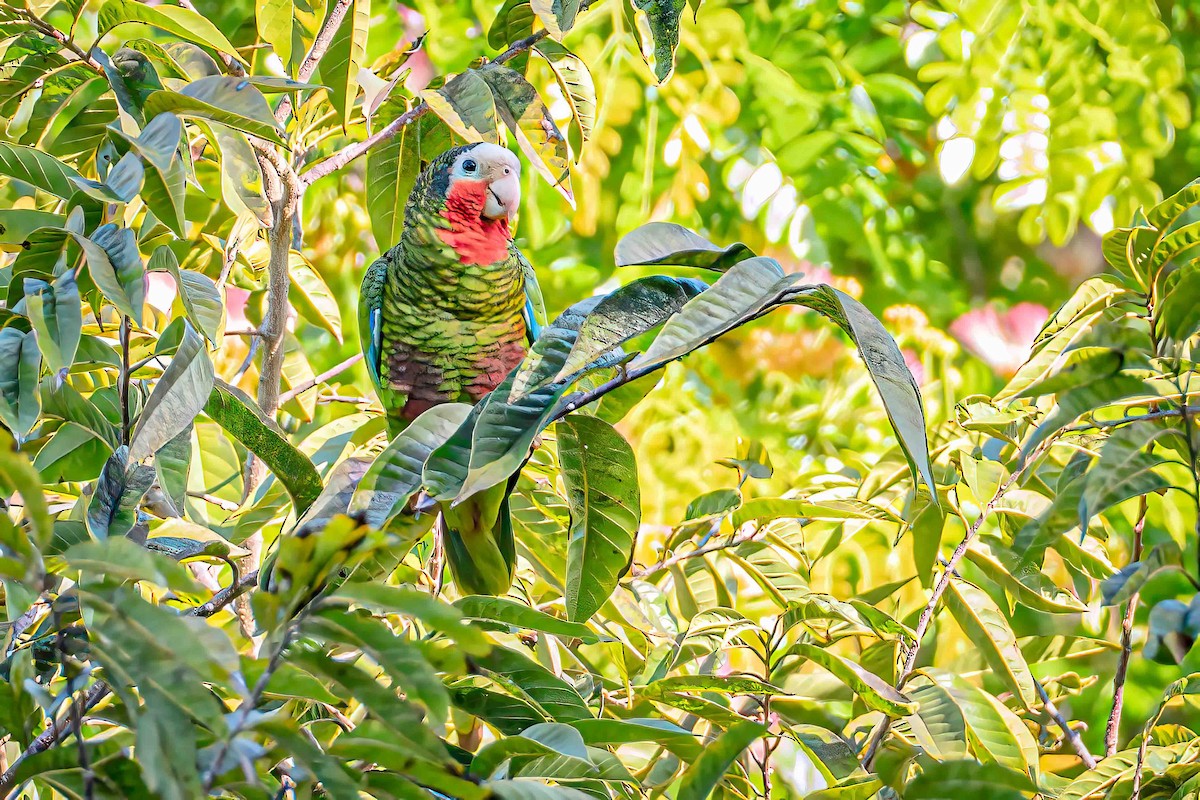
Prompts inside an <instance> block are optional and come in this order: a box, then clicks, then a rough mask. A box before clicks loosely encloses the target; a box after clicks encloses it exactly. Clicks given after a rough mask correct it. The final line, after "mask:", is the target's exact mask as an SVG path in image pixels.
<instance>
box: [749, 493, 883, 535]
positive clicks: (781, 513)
mask: <svg viewBox="0 0 1200 800" xmlns="http://www.w3.org/2000/svg"><path fill="white" fill-rule="evenodd" d="M763 519H771V520H773V519H814V520H826V521H831V522H841V521H843V520H848V519H874V520H881V521H884V522H896V523H900V522H903V520H902V519H901V518H900V516H899V515H898V514H896V512H895V511H892V510H891V509H890V508H885V507H884V506H877V505H875V504H874V503H868V502H867V501H866V500H857V499H855V498H830V499H828V500H813V499H809V498H805V497H756V498H754V499H753V500H747V501H746V502H745V503H743V504H742V505H741V506H740V507H739V508H738V509H737V510H736V511H735V512H734V513H733V526H734V527H735V528H740V527H741V526H742V525H745V524H746V523H747V522H753V521H754V520H763Z"/></svg>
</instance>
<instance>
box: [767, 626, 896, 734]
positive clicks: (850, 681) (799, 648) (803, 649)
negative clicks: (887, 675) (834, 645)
mask: <svg viewBox="0 0 1200 800" xmlns="http://www.w3.org/2000/svg"><path fill="white" fill-rule="evenodd" d="M786 654H787V655H796V656H799V657H801V658H804V659H807V660H808V661H812V662H813V663H815V664H818V665H819V666H821V667H823V668H825V669H826V670H828V671H829V672H830V673H832V674H833V676H834V677H836V678H837V679H838V680H840V681H841V682H842V683H844V684H846V685H847V686H848V687H850V689H852V690H853V691H854V693H855V694H857V695H858V696H859V697H860V698H862V701H863V702H864V703H866V704H867V706H868V707H869V708H873V709H875V710H876V711H882V712H883V713H885V714H890V715H891V716H894V717H899V716H904V715H906V714H911V713H912V711H913V710H914V708H915V706H914V704H913V703H912V701H911V700H909V698H907V697H905V696H904V695H903V694H901V693H900V692H898V691H897V690H896V689H894V688H892V687H891V686H890V685H889V684H888V683H886V682H885V681H883V680H882V679H881V678H879V677H878V676H877V675H874V674H872V673H870V672H868V671H867V670H865V669H863V668H862V667H861V666H859V665H858V664H855V663H854V662H853V661H850V660H849V659H846V658H842V657H841V656H839V655H837V654H836V653H833V652H830V651H829V650H824V649H822V648H820V647H817V646H816V645H811V644H804V643H798V644H794V645H792V646H791V647H789V648H788V649H787V651H786Z"/></svg>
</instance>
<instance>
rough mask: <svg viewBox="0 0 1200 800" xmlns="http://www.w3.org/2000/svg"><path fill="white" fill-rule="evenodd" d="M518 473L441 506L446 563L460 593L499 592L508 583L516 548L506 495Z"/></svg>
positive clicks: (515, 564)
mask: <svg viewBox="0 0 1200 800" xmlns="http://www.w3.org/2000/svg"><path fill="white" fill-rule="evenodd" d="M519 474H520V473H517V474H515V475H513V477H512V478H510V479H509V481H508V482H507V484H503V483H502V484H499V485H497V486H493V487H492V488H490V489H485V490H484V491H482V492H480V493H479V494H477V495H473V496H471V497H469V498H467V499H466V500H465V501H463V502H462V503H460V504H459V505H458V506H456V507H454V508H447V507H443V511H442V517H443V520H444V524H445V527H444V529H443V536H444V539H443V542H444V546H445V548H446V563H447V564H449V565H450V574H451V575H452V576H453V577H454V583H455V585H456V586H458V590H459V592H461V593H462V594H464V595H468V594H490V595H503V594H507V593H508V590H509V587H511V586H512V582H513V575H514V574H515V572H516V567H517V548H516V542H515V540H514V539H513V527H512V515H511V514H510V513H509V508H508V498H509V495H510V494H511V493H512V490H513V487H514V486H516V483H517V477H518V476H519Z"/></svg>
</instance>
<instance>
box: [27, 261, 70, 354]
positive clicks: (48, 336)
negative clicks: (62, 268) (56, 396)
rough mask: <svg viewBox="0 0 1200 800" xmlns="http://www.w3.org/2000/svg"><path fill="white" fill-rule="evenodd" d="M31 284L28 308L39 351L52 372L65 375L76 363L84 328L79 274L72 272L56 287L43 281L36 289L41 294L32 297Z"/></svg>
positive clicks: (57, 282) (62, 277) (64, 276)
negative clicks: (78, 281)
mask: <svg viewBox="0 0 1200 800" xmlns="http://www.w3.org/2000/svg"><path fill="white" fill-rule="evenodd" d="M29 283H30V280H29V279H28V278H27V279H26V281H25V284H26V295H25V306H26V309H27V310H28V312H29V321H30V323H31V324H32V325H33V329H34V330H35V331H36V332H37V337H38V347H39V349H40V350H41V351H42V355H43V356H44V357H45V359H46V364H47V366H48V367H49V368H50V371H51V372H54V373H57V374H60V375H62V374H65V371H66V370H67V369H69V368H70V366H71V365H72V364H74V363H75V353H76V351H77V350H78V349H79V341H80V331H81V329H82V325H83V304H82V301H81V300H80V297H79V286H78V285H77V284H76V282H75V273H73V272H71V271H69V270H68V271H67V272H64V273H63V274H62V275H60V276H58V277H57V278H56V279H55V280H54V283H53V284H46V283H42V282H40V281H39V282H38V283H41V286H38V287H36V288H37V289H38V291H36V292H35V293H33V294H29V293H28V289H29Z"/></svg>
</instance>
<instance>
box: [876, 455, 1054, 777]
mask: <svg viewBox="0 0 1200 800" xmlns="http://www.w3.org/2000/svg"><path fill="white" fill-rule="evenodd" d="M1050 441H1052V440H1050V439H1047V440H1046V441H1045V442H1043V443H1042V444H1041V445H1040V446H1039V447H1038V449H1037V450H1035V451H1034V453H1032V454H1030V457H1029V458H1027V459H1025V463H1024V464H1022V465H1021V467H1020V468H1019V469H1017V470H1015V471H1014V472H1013V473H1012V474H1011V475H1009V476H1008V480H1006V481H1005V482H1004V483H1003V484H1002V485H1001V486H1000V488H998V489H997V490H996V494H995V495H993V496H992V499H991V500H989V501H988V504H987V505H986V506H984V508H983V511H981V512H980V513H979V516H978V517H977V518H976V519H975V522H974V523H972V524H971V527H969V528H968V529H967V533H966V535H965V536H963V538H962V541H961V542H959V543H958V547H956V548H954V552H953V553H952V554H951V555H950V558H949V559H947V561H946V566H945V569H944V570H943V571H942V576H941V578H939V579H938V582H937V584H936V585H935V586H934V587H933V592H932V593H931V594H930V596H929V602H927V603H926V604H925V608H924V610H922V611H921V616H920V618H919V619H918V620H917V628H916V631H915V637H914V639H913V645H912V647H910V648H909V650H908V653H907V654H906V656H905V658H904V666H903V667H902V668H901V670H900V673H899V674H898V675H897V676H896V683H895V686H896V688H897V689H900V688H901V687H903V686H904V683H905V681H907V680H908V676H909V675H911V674H912V672H913V670H914V669H915V668H916V665H917V656H918V654H919V653H920V652H921V640H922V639H924V638H925V632H926V631H927V630H928V629H929V623H930V622H931V621H932V620H933V614H934V611H935V610H936V609H937V606H938V603H939V602H941V599H942V595H943V594H945V593H946V589H947V588H948V587H949V586H950V581H951V579H952V578H953V577H954V571H955V569H957V567H958V562H959V561H961V560H962V557H963V555H965V554H966V552H967V547H968V546H970V544H971V541H972V540H973V539H974V538H975V535H976V534H978V533H979V529H980V528H982V527H983V523H984V521H985V520H986V519H987V518H988V517H990V516H991V514H992V512H993V511H994V510H995V508H996V504H997V503H998V502H999V501H1000V498H1002V497H1003V496H1004V493H1005V492H1007V491H1008V489H1009V487H1011V486H1012V485H1013V484H1014V483H1015V482H1016V480H1017V478H1019V477H1020V476H1021V474H1022V473H1023V472H1024V471H1025V470H1026V469H1027V468H1028V467H1029V465H1030V464H1032V463H1034V462H1035V461H1036V460H1037V456H1038V455H1039V454H1040V453H1041V451H1042V450H1043V449H1044V448H1045V447H1046V446H1047V445H1048V444H1049V442H1050ZM891 727H892V718H891V717H884V718H883V719H882V720H881V721H880V723H879V725H878V726H876V728H875V731H874V733H873V734H872V735H871V740H870V743H869V744H868V745H867V750H866V752H865V753H864V754H863V766H864V767H866V768H868V769H869V768H870V766H871V762H872V761H873V760H874V759H875V754H876V753H877V752H878V751H879V747H880V745H882V744H883V740H884V738H885V737H886V736H887V733H888V731H889V730H890V729H891Z"/></svg>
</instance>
